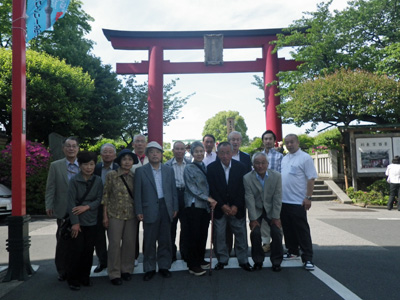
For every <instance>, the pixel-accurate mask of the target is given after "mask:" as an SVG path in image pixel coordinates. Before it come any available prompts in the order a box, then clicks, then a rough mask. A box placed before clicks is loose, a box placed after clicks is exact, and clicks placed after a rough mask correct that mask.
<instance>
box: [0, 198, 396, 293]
mask: <svg viewBox="0 0 400 300" xmlns="http://www.w3.org/2000/svg"><path fill="white" fill-rule="evenodd" d="M308 217H309V223H310V227H311V231H312V238H313V245H314V252H315V259H314V262H315V264H316V270H315V271H313V272H308V271H305V270H304V269H303V267H302V264H301V261H300V260H295V261H289V262H283V264H282V267H283V270H282V272H280V273H274V272H272V271H271V269H270V267H271V264H270V262H269V259H268V258H266V260H265V262H264V267H265V268H264V269H263V270H262V271H260V272H251V273H248V272H245V271H243V270H241V269H240V268H239V267H238V264H237V260H236V258H231V260H230V262H229V265H228V267H227V268H226V270H222V271H212V276H208V275H206V276H202V277H195V276H193V275H190V274H189V273H188V272H187V268H186V264H185V263H184V262H183V261H180V260H178V261H176V262H175V263H174V264H173V266H172V268H171V271H172V272H173V276H172V278H169V279H164V278H162V277H161V276H155V278H154V279H152V280H151V281H149V282H143V280H142V275H141V273H142V265H141V264H139V266H138V267H137V268H135V271H134V276H133V279H132V281H130V282H124V284H123V285H122V286H119V287H115V286H112V285H111V284H110V282H109V280H108V277H107V273H106V271H103V272H101V273H99V274H93V273H92V275H93V282H94V286H93V287H90V288H85V287H83V288H82V289H81V291H79V292H74V291H71V290H69V288H68V286H67V284H66V283H60V282H58V281H57V278H56V276H57V273H56V270H55V266H54V249H55V236H54V234H55V230H56V225H55V221H54V220H48V219H46V218H44V219H36V218H35V219H33V220H32V222H31V223H30V226H29V227H30V236H31V243H32V245H31V249H30V257H31V262H32V265H34V266H35V268H37V272H36V274H35V275H33V276H32V277H31V278H30V279H29V280H27V281H25V282H18V281H12V282H9V283H0V298H1V299H4V300H6V299H12V300H16V299H18V300H24V299H41V300H42V299H43V300H46V299H57V300H61V299H73V298H74V297H80V298H81V299H96V300H99V299H113V298H115V297H116V296H118V299H139V298H140V299H172V298H173V299H174V300H175V299H188V298H191V299H227V298H229V299H243V298H251V297H253V299H262V298H264V299H265V298H266V297H267V296H269V297H268V298H270V299H294V298H296V299H321V298H324V300H325V299H361V298H360V297H359V296H357V294H356V293H354V292H353V291H351V290H350V289H348V288H346V287H345V286H344V285H343V284H344V282H343V281H342V283H340V282H339V281H337V280H336V279H335V278H334V277H332V276H331V275H330V274H328V273H326V272H325V271H324V270H323V269H321V268H319V263H320V261H321V262H322V261H324V262H325V261H326V260H327V259H329V258H325V259H324V260H322V259H321V258H322V257H324V256H325V254H324V250H329V251H332V250H334V251H337V250H341V249H345V250H346V249H347V250H348V249H362V250H363V251H364V250H366V249H372V250H374V251H378V250H379V251H382V247H381V246H380V245H379V244H378V243H377V242H374V241H373V240H372V239H369V238H366V237H365V236H363V234H357V233H354V232H352V231H351V230H347V228H346V227H343V226H342V227H343V228H341V226H337V225H336V224H352V223H355V222H363V221H367V222H370V220H371V219H373V220H376V219H380V220H388V221H395V222H396V224H399V223H398V221H399V220H400V213H398V212H397V211H387V210H384V209H365V208H359V207H355V206H350V205H344V204H340V203H337V202H314V203H313V207H312V208H311V210H310V212H309V214H308ZM342 219H345V220H349V222H348V223H347V222H342ZM351 220H352V222H350V221H351ZM331 223H332V224H331ZM396 236H397V235H393V238H390V237H389V239H388V241H387V242H385V243H386V244H387V243H389V244H390V243H392V244H393V247H399V246H400V242H399V239H398V238H397V239H396V238H395V237H396ZM378 238H379V237H377V239H378ZM6 239H7V226H5V225H2V226H0V268H1V267H2V266H3V268H4V267H5V266H6V265H7V262H8V253H7V251H6V249H5V240H6ZM207 245H209V241H208V242H207ZM329 251H326V252H325V253H328V252H329ZM352 251H354V250H352ZM349 255H351V254H349ZM332 259H337V258H332ZM249 260H250V262H251V263H252V261H251V258H250V259H249ZM215 264H216V260H215V259H213V265H215ZM93 268H94V267H93ZM0 274H2V275H3V276H4V275H5V272H4V271H3V272H2V273H0ZM0 277H1V275H0ZM310 284H312V285H310ZM311 286H312V287H311ZM371 299H373V298H371ZM382 299H383V298H382ZM386 299H389V298H386Z"/></svg>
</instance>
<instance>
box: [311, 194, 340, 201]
mask: <svg viewBox="0 0 400 300" xmlns="http://www.w3.org/2000/svg"><path fill="white" fill-rule="evenodd" d="M336 199H337V197H336V195H316V196H314V194H313V196H312V201H333V200H336Z"/></svg>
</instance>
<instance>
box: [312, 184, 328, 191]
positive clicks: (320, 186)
mask: <svg viewBox="0 0 400 300" xmlns="http://www.w3.org/2000/svg"><path fill="white" fill-rule="evenodd" d="M324 190H328V186H327V185H314V191H324Z"/></svg>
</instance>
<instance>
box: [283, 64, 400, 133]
mask: <svg viewBox="0 0 400 300" xmlns="http://www.w3.org/2000/svg"><path fill="white" fill-rule="evenodd" d="M289 95H290V98H291V100H290V101H287V102H285V103H283V104H280V105H279V106H278V109H279V112H280V114H281V116H282V117H283V120H284V121H285V122H287V123H294V124H295V125H297V126H302V125H304V124H305V123H307V122H311V127H312V129H315V127H316V126H317V124H318V123H320V122H324V123H328V124H331V125H334V126H337V125H339V124H343V125H345V126H348V125H349V124H350V123H351V122H352V121H354V120H358V121H368V122H375V123H377V124H385V123H396V122H398V116H399V114H400V83H399V82H398V81H396V80H394V79H391V78H389V77H387V76H383V75H376V74H373V73H370V72H366V71H361V70H356V71H349V70H345V69H340V70H338V71H336V72H335V73H333V74H330V75H327V76H325V77H320V78H317V79H315V80H308V81H305V82H303V83H302V84H301V85H298V86H297V88H296V90H294V91H292V92H291V93H290V94H289Z"/></svg>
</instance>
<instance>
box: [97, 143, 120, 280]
mask: <svg viewBox="0 0 400 300" xmlns="http://www.w3.org/2000/svg"><path fill="white" fill-rule="evenodd" d="M100 156H101V162H100V163H98V164H96V167H95V169H94V174H95V175H97V176H100V177H101V180H102V181H103V185H104V183H105V182H106V175H107V174H108V172H110V171H112V170H116V169H118V164H116V163H114V160H115V159H116V157H117V149H116V148H115V146H114V145H113V144H110V143H105V144H103V145H102V146H101V148H100ZM96 230H97V235H96V244H95V249H96V255H97V258H98V259H99V264H98V265H97V267H96V268H95V269H94V270H93V272H94V273H100V272H101V271H103V270H104V269H105V268H107V242H106V231H105V228H104V226H103V205H102V204H100V206H99V211H98V215H97V226H96Z"/></svg>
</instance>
